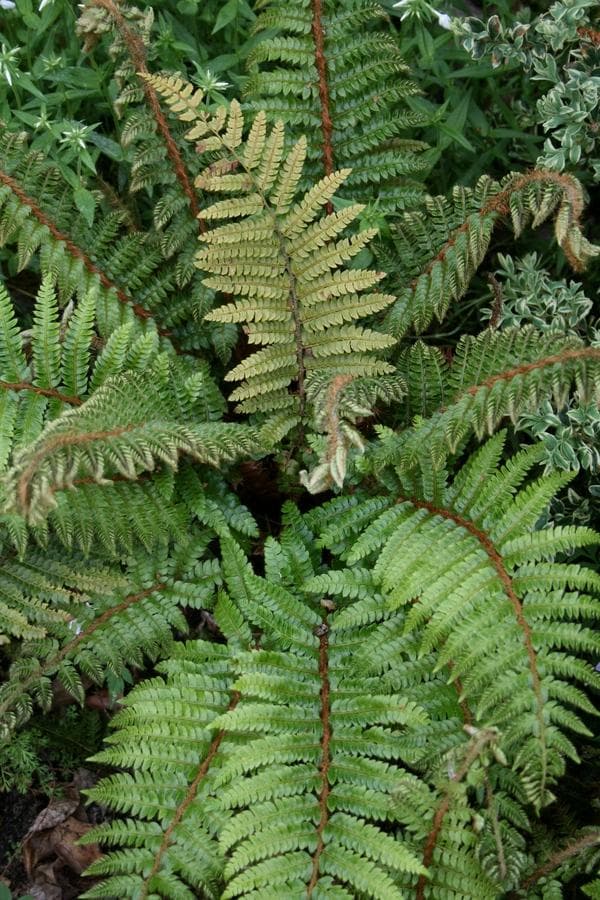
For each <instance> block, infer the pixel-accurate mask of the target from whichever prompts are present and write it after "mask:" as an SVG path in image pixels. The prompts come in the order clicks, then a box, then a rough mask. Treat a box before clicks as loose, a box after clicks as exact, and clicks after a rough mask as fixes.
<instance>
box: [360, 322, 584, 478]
mask: <svg viewBox="0 0 600 900" xmlns="http://www.w3.org/2000/svg"><path fill="white" fill-rule="evenodd" d="M399 369H400V373H401V374H402V375H403V376H404V379H405V381H406V382H407V384H409V385H411V384H412V385H417V384H422V383H423V381H425V380H426V382H427V384H429V385H430V389H429V396H428V394H427V391H426V390H423V391H422V392H417V390H416V388H415V389H414V393H413V395H412V398H413V399H412V400H409V404H410V405H408V404H407V406H408V408H407V412H408V413H409V414H410V415H411V416H412V415H414V414H415V413H416V414H417V415H416V416H415V418H414V419H413V423H412V425H410V426H409V427H407V428H405V429H404V430H402V431H400V432H398V433H392V432H391V431H389V430H381V431H380V441H381V442H380V443H379V444H378V445H376V446H375V448H374V450H373V455H372V458H371V459H369V460H368V463H367V465H368V466H369V467H371V466H372V467H373V468H374V469H375V470H376V471H380V470H381V469H383V468H384V467H385V466H388V465H390V464H391V465H394V466H396V467H397V468H398V469H400V470H402V471H406V470H410V469H414V468H415V467H418V466H419V464H420V463H421V461H423V460H425V459H426V460H428V461H429V463H428V464H432V465H433V467H434V468H435V469H441V468H443V465H444V463H445V461H446V459H447V458H448V455H449V454H451V453H456V452H457V451H458V450H459V449H460V448H461V447H463V446H464V444H465V442H466V440H467V439H468V438H469V437H470V436H471V435H472V434H473V433H475V435H476V437H477V438H478V439H479V440H481V439H482V438H483V437H484V436H485V435H487V434H491V433H493V431H494V430H495V429H496V428H497V427H498V425H499V424H500V423H501V422H502V420H503V419H505V418H508V417H510V419H511V420H512V422H513V423H516V421H517V419H518V417H519V416H520V414H521V413H522V412H524V411H526V410H530V409H535V408H536V407H537V406H538V405H539V403H540V401H541V400H542V399H543V398H544V397H547V396H553V397H554V400H555V402H556V403H557V405H558V406H559V407H560V406H562V405H563V404H564V402H565V400H566V398H567V396H568V394H569V391H570V390H571V389H572V388H574V389H576V390H577V391H578V392H580V393H581V396H583V397H589V398H590V399H592V398H595V397H596V396H597V394H598V389H599V386H600V352H599V351H598V349H596V348H594V347H585V346H583V345H582V343H581V342H580V341H579V340H578V339H577V338H575V337H572V336H565V335H562V336H558V335H555V334H549V335H548V334H540V333H539V332H537V331H535V329H532V328H526V329H522V330H519V329H507V330H506V331H503V332H492V331H489V330H488V331H485V332H483V333H482V334H480V335H478V336H477V337H470V336H467V337H464V338H462V339H461V341H460V342H459V344H458V346H457V348H456V353H455V355H454V359H453V361H452V365H451V366H449V365H448V363H447V361H446V360H445V359H444V358H443V357H442V355H441V354H440V353H439V351H436V350H431V349H430V350H426V349H425V348H424V347H422V346H420V345H419V346H417V347H416V348H415V349H414V350H412V351H409V352H408V353H406V354H405V355H404V357H403V358H402V361H401V365H400V367H399ZM423 373H424V375H425V377H424V378H423ZM410 397H411V394H410V390H409V398H410ZM440 401H441V403H440ZM438 404H439V405H438ZM436 407H437V408H436Z"/></svg>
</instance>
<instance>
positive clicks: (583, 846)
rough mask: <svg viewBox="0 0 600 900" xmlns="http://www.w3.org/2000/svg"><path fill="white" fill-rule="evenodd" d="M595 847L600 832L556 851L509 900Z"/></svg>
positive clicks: (598, 842)
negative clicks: (573, 858)
mask: <svg viewBox="0 0 600 900" xmlns="http://www.w3.org/2000/svg"><path fill="white" fill-rule="evenodd" d="M596 846H600V831H593V832H592V833H591V834H584V835H583V837H580V838H579V839H578V840H576V841H573V842H572V843H571V844H567V846H566V847H563V849H562V850H558V851H557V852H556V853H554V854H553V855H552V856H551V857H550V858H549V859H548V860H547V861H546V862H545V863H544V864H543V865H542V866H540V867H539V868H538V869H536V870H535V872H533V873H532V874H531V875H529V876H528V877H527V878H526V879H525V880H524V881H523V882H521V884H520V886H519V893H517V892H514V891H513V893H512V894H509V900H516V898H517V897H519V896H520V895H521V892H522V891H526V890H528V889H529V888H531V887H533V885H534V884H537V882H538V881H539V880H540V879H541V878H544V876H546V875H549V874H550V872H553V871H554V869H557V868H558V867H559V866H562V864H563V863H564V862H567V860H569V859H572V857H574V856H578V855H579V854H580V853H583V851H585V850H589V849H590V848H591V847H596Z"/></svg>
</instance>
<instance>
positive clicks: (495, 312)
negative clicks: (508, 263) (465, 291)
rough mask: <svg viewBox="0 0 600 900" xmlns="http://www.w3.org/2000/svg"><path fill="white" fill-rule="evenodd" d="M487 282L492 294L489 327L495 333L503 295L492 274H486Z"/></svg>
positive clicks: (500, 286) (500, 313)
mask: <svg viewBox="0 0 600 900" xmlns="http://www.w3.org/2000/svg"><path fill="white" fill-rule="evenodd" d="M487 280H488V284H489V285H490V287H491V289H492V294H493V295H494V302H493V303H492V314H491V316H490V326H489V327H490V329H491V330H492V331H495V330H496V328H498V325H499V324H500V318H501V316H502V309H503V307H504V294H503V292H502V285H501V284H500V282H499V281H498V279H497V278H496V276H495V275H494V274H493V273H492V272H490V273H489V274H488V277H487Z"/></svg>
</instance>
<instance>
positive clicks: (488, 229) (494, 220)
mask: <svg viewBox="0 0 600 900" xmlns="http://www.w3.org/2000/svg"><path fill="white" fill-rule="evenodd" d="M582 212H583V193H582V188H581V185H580V184H579V182H578V181H577V180H576V179H575V178H573V177H572V176H570V175H561V174H558V173H557V172H551V171H544V170H539V171H538V170H533V171H532V172H529V173H527V174H525V175H517V174H511V175H507V176H506V177H505V178H504V179H503V180H502V181H501V182H495V181H493V180H492V179H491V178H488V177H487V176H484V177H482V178H480V180H479V181H478V183H477V185H476V186H475V188H472V189H471V188H464V187H456V188H454V190H453V192H452V196H451V198H448V199H446V198H445V197H428V198H427V200H426V204H425V209H424V210H423V211H418V212H411V213H406V214H405V216H404V218H403V220H402V221H401V223H400V224H399V226H398V227H397V229H396V232H395V244H396V251H397V252H396V254H395V256H394V258H393V259H392V260H391V265H392V271H393V285H394V290H395V291H396V293H397V295H398V300H397V301H396V303H395V304H394V306H393V307H392V308H391V309H390V311H389V313H388V316H387V320H386V325H387V328H388V330H389V331H390V332H391V333H392V334H394V335H395V336H396V337H401V336H402V335H404V334H405V333H406V332H407V331H408V329H409V328H414V329H415V330H416V331H417V333H421V332H423V331H425V330H426V328H427V327H428V326H429V324H430V323H431V321H432V320H433V319H434V318H436V319H438V320H441V319H443V318H444V316H445V315H446V313H447V311H448V308H449V306H450V304H451V303H453V302H456V301H457V300H460V299H461V297H463V296H464V294H465V293H466V291H467V288H468V287H469V284H470V282H471V280H472V278H473V276H474V274H475V272H476V271H477V269H478V268H479V266H480V265H481V263H482V261H483V259H484V257H485V254H486V253H487V250H488V247H489V244H490V238H491V236H492V232H493V229H494V227H495V226H496V225H497V224H498V223H499V222H500V221H502V220H506V219H508V220H509V222H510V224H511V225H512V227H513V230H514V232H515V235H516V236H517V237H519V235H520V234H521V232H522V231H523V230H524V229H525V228H526V227H529V226H531V227H534V228H535V227H537V226H538V225H540V224H542V223H543V222H544V221H546V220H547V219H548V218H549V217H550V216H553V217H554V233H555V237H556V241H557V243H558V245H559V246H560V247H561V248H562V250H563V251H564V253H565V255H566V257H567V260H568V261H569V263H570V265H571V266H572V267H573V268H574V269H575V270H576V271H580V270H581V269H583V268H585V266H586V265H587V263H588V262H589V260H590V259H592V258H593V257H595V256H597V255H598V253H599V252H600V249H599V248H598V247H596V246H595V245H593V244H591V243H590V242H589V241H588V240H587V239H586V238H585V237H584V235H583V232H582V229H581V216H582ZM396 285H397V287H396Z"/></svg>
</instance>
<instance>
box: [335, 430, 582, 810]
mask: <svg viewBox="0 0 600 900" xmlns="http://www.w3.org/2000/svg"><path fill="white" fill-rule="evenodd" d="M501 447H502V435H499V436H497V437H496V438H494V439H493V441H492V442H490V444H488V445H487V446H484V447H483V448H482V449H481V450H480V451H479V452H478V454H477V455H476V456H475V457H473V458H472V460H471V462H470V463H469V464H468V466H467V467H466V469H465V470H464V472H463V474H459V475H458V476H457V479H456V482H455V483H454V485H450V484H449V485H447V486H446V487H445V488H444V490H443V493H442V495H441V496H439V495H438V496H437V497H436V499H435V500H432V499H430V496H428V492H425V493H422V492H421V491H420V490H419V488H418V485H417V483H416V480H415V479H413V478H409V479H407V486H408V485H410V488H409V489H412V490H416V495H412V496H407V497H406V498H403V497H400V498H398V499H397V500H396V502H394V501H393V500H391V499H390V500H389V501H388V502H387V503H386V504H385V506H383V509H382V508H381V506H380V509H379V510H377V507H375V506H373V504H372V503H370V505H369V515H370V516H372V517H373V518H372V522H371V524H369V525H368V527H367V528H366V529H364V531H363V533H362V534H361V535H360V537H359V538H358V540H357V541H356V542H355V544H354V546H353V548H352V549H351V550H349V551H348V552H347V554H346V555H347V563H348V565H350V566H354V565H356V564H357V563H362V564H363V565H364V564H366V563H368V561H369V560H372V563H371V565H372V567H373V568H372V572H373V579H374V584H375V587H376V589H377V590H379V591H381V592H382V593H383V596H384V604H383V605H384V609H385V608H388V609H402V608H406V613H405V617H404V616H403V623H402V629H403V630H404V631H405V632H413V631H416V632H417V633H418V634H419V639H420V645H421V652H423V653H426V652H429V651H430V650H431V649H433V648H438V650H439V663H438V666H440V665H444V664H447V665H449V666H450V665H451V673H452V674H451V680H452V681H456V680H459V681H460V685H461V687H460V691H461V695H462V696H463V697H464V698H465V699H466V700H467V701H468V702H469V705H470V707H471V709H472V710H473V711H474V713H475V714H476V715H477V717H478V721H480V722H481V723H485V724H487V725H489V724H493V725H494V726H495V727H497V728H498V729H499V731H500V732H501V734H502V737H501V740H500V746H501V747H502V749H503V751H504V752H505V753H506V755H507V757H509V758H510V759H511V761H512V762H513V764H514V765H515V766H516V768H517V769H518V770H519V771H520V772H521V777H522V779H523V784H524V786H525V788H526V790H527V793H528V796H529V798H530V800H531V802H532V803H534V804H535V805H536V806H540V805H543V804H545V803H547V802H548V800H549V799H550V798H551V795H550V794H549V786H550V784H551V783H552V781H553V779H554V778H556V777H558V776H559V775H560V774H561V773H562V771H563V766H564V762H563V761H564V758H565V757H569V758H573V756H574V752H575V751H574V748H573V745H572V743H571V742H570V740H569V739H568V738H567V737H566V736H565V734H564V731H563V729H564V728H565V727H566V728H567V729H570V730H573V729H574V730H575V731H580V732H581V731H583V733H586V728H585V726H584V725H583V723H582V722H581V720H579V719H578V717H577V715H576V714H575V713H573V712H572V710H571V709H569V710H568V711H567V710H565V709H564V706H563V704H565V703H566V704H569V706H572V705H573V704H575V706H576V707H579V708H583V709H585V710H586V711H589V709H590V707H589V704H588V702H587V700H585V698H583V697H580V696H579V694H578V693H574V692H572V691H571V689H570V687H569V686H568V684H567V683H566V682H565V681H564V679H565V676H566V677H567V678H569V679H578V678H579V667H578V665H577V664H576V663H575V662H574V664H573V665H570V663H569V660H570V658H571V656H573V654H575V653H577V652H579V653H581V652H585V653H587V652H589V651H590V650H591V648H592V647H595V648H596V650H597V646H598V642H597V638H594V636H593V632H591V631H590V630H589V628H587V627H586V625H583V624H579V622H577V620H578V619H580V618H582V619H583V620H584V621H589V620H590V618H591V617H595V616H597V615H598V605H597V602H596V601H594V600H592V599H591V598H589V597H588V596H582V597H579V596H578V594H577V593H576V592H575V590H574V589H577V587H579V586H580V587H582V588H583V589H584V590H589V589H590V588H591V589H592V590H594V591H597V590H598V587H599V582H598V579H597V576H596V575H595V574H594V573H593V572H590V571H588V570H584V571H582V570H581V569H580V567H579V566H569V565H566V564H561V565H557V564H556V563H552V564H549V563H547V562H546V561H545V560H546V559H548V558H550V557H551V556H552V555H553V552H554V549H555V547H556V546H557V545H558V546H561V547H566V546H568V545H569V543H570V542H571V541H573V542H574V543H573V544H572V545H571V546H585V545H586V544H587V543H589V542H590V541H591V540H593V536H592V535H591V534H590V533H589V530H587V529H584V530H583V531H582V532H581V533H580V532H579V530H578V529H572V530H569V531H568V532H566V533H563V532H562V531H559V533H558V535H555V534H554V532H553V530H552V529H549V530H545V531H539V532H535V537H534V538H533V539H532V537H531V529H532V528H534V526H535V524H536V522H537V520H538V519H539V517H540V515H541V513H542V512H543V510H544V508H545V507H546V505H547V504H548V502H549V500H550V499H551V497H552V496H553V495H554V494H555V493H556V491H557V490H558V489H559V488H560V487H561V486H562V485H563V484H564V483H565V481H566V480H568V476H565V475H564V473H556V474H554V475H552V476H548V477H545V478H542V479H540V480H539V481H536V482H533V483H532V484H531V485H529V486H526V487H524V488H523V487H521V488H519V484H520V482H521V481H522V480H523V478H524V476H525V474H526V473H527V470H528V469H529V468H531V466H532V465H534V464H535V462H536V461H537V456H538V454H537V453H536V452H535V450H534V451H533V452H532V451H524V452H523V454H521V456H520V458H519V457H518V458H517V460H518V463H517V465H514V464H513V465H510V466H507V467H505V468H503V469H501V470H500V471H499V472H496V473H494V466H495V461H496V460H497V458H498V454H499V451H500V449H501ZM515 475H516V477H515ZM427 483H428V482H427V479H425V478H423V486H426V485H427ZM357 512H358V511H357ZM332 538H333V540H335V536H334V534H332V533H331V531H329V540H331V539H332ZM517 548H518V549H517ZM515 550H516V551H517V552H516V554H515ZM545 598H548V599H547V600H546V599H545ZM366 602H367V606H368V607H369V609H370V610H371V612H370V619H371V620H373V616H374V615H375V606H376V604H375V603H369V601H366ZM549 615H551V616H552V619H553V623H552V627H548V626H547V624H546V619H547V617H548V616H549ZM500 621H501V622H502V633H503V640H502V644H501V645H498V643H497V641H496V639H495V635H496V634H497V630H496V629H497V627H498V622H500ZM494 622H495V623H496V625H495V626H494ZM382 627H384V626H382ZM387 628H388V626H387V625H386V626H385V629H387ZM474 633H476V634H477V635H478V636H479V637H478V641H477V644H476V645H473V642H472V635H473V634H474ZM558 648H560V649H561V650H564V651H566V652H567V653H568V654H570V656H567V657H566V658H564V659H562V658H561V660H560V661H558V660H555V649H558ZM363 652H364V653H366V655H367V657H368V658H369V659H370V661H371V662H372V664H375V663H376V660H377V659H379V660H380V661H381V662H380V665H382V666H385V660H386V659H387V658H388V657H387V653H385V652H382V639H380V638H378V635H377V632H375V633H374V635H373V636H372V637H369V638H367V639H366V640H365V642H364V645H363V651H361V653H363ZM592 652H594V651H592Z"/></svg>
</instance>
